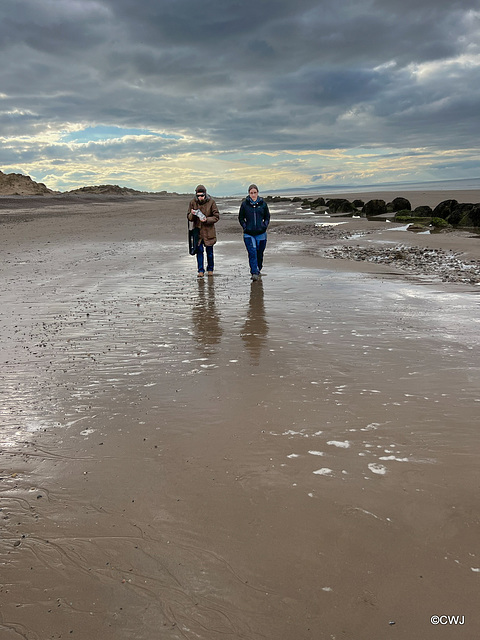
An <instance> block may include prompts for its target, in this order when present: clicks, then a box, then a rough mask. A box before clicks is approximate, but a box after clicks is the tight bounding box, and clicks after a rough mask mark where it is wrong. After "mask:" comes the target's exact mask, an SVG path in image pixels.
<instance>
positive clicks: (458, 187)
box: [235, 178, 480, 196]
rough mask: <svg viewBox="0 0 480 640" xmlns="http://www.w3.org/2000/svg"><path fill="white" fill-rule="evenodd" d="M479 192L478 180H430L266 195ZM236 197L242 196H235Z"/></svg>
mask: <svg viewBox="0 0 480 640" xmlns="http://www.w3.org/2000/svg"><path fill="white" fill-rule="evenodd" d="M476 189H478V190H480V178H463V179H461V180H431V181H426V182H381V183H375V184H356V185H345V184H337V185H332V184H321V183H319V184H317V185H315V186H313V187H312V186H309V187H300V186H299V187H286V188H285V189H268V190H265V191H264V193H265V194H268V195H279V196H281V195H285V196H292V195H295V196H303V195H305V196H311V195H312V194H314V193H315V194H322V193H323V194H328V195H331V194H333V193H358V192H367V193H368V192H370V191H379V192H381V191H398V192H399V193H400V192H402V191H464V190H465V191H470V190H476ZM235 195H236V196H239V195H244V194H235Z"/></svg>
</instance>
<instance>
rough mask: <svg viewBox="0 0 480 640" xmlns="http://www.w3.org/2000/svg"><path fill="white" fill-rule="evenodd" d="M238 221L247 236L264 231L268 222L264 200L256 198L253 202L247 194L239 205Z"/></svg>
mask: <svg viewBox="0 0 480 640" xmlns="http://www.w3.org/2000/svg"><path fill="white" fill-rule="evenodd" d="M238 221H239V222H240V224H241V225H242V227H243V230H244V232H245V233H247V234H248V235H249V236H259V235H260V234H261V233H265V231H266V230H267V227H268V224H269V222H270V211H269V210H268V205H267V203H266V202H265V200H264V199H263V198H258V199H257V200H255V202H254V201H253V200H252V199H251V198H250V196H247V197H246V198H245V200H244V201H243V202H242V204H241V205H240V211H239V212H238Z"/></svg>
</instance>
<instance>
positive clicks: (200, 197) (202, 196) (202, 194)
mask: <svg viewBox="0 0 480 640" xmlns="http://www.w3.org/2000/svg"><path fill="white" fill-rule="evenodd" d="M197 198H198V199H199V200H204V199H205V194H204V193H202V192H200V193H197Z"/></svg>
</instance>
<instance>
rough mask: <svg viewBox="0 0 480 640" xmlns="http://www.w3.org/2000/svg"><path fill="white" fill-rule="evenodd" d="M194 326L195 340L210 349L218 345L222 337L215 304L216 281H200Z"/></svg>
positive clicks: (194, 308) (194, 310)
mask: <svg viewBox="0 0 480 640" xmlns="http://www.w3.org/2000/svg"><path fill="white" fill-rule="evenodd" d="M192 324H193V332H194V336H195V339H196V340H197V342H199V343H200V344H201V345H203V346H205V347H208V346H211V345H215V344H218V343H219V342H220V339H221V337H222V333H223V330H222V327H221V325H220V314H219V313H218V310H217V306H216V303H215V281H214V279H213V278H209V279H208V281H207V282H205V280H199V281H198V296H197V298H196V300H195V303H194V305H193V309H192Z"/></svg>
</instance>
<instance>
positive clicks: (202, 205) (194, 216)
mask: <svg viewBox="0 0 480 640" xmlns="http://www.w3.org/2000/svg"><path fill="white" fill-rule="evenodd" d="M187 218H188V219H189V220H190V221H191V222H193V223H194V225H195V227H197V228H198V230H199V242H198V248H197V254H196V255H197V267H198V277H199V278H203V276H204V273H205V268H204V266H203V251H204V248H205V252H206V254H207V274H208V275H209V276H213V245H214V244H215V243H216V241H217V235H216V232H215V223H216V222H218V221H219V219H220V214H219V212H218V209H217V204H216V202H215V200H214V199H213V198H212V197H211V196H209V195H208V194H207V190H206V188H205V187H204V186H203V184H199V185H198V187H197V188H196V189H195V198H192V200H190V204H189V207H188V212H187Z"/></svg>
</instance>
